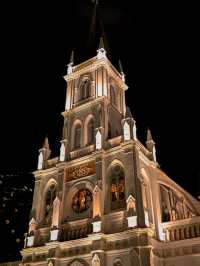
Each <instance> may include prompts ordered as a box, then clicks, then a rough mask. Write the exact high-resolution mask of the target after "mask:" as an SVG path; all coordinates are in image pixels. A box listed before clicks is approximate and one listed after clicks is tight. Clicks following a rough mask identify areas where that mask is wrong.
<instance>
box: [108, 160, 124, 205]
mask: <svg viewBox="0 0 200 266" xmlns="http://www.w3.org/2000/svg"><path fill="white" fill-rule="evenodd" d="M110 182H111V185H110V197H111V210H115V209H122V208H125V207H126V199H125V173H124V169H123V168H122V166H121V165H119V164H116V165H115V166H113V168H112V169H111V174H110Z"/></svg>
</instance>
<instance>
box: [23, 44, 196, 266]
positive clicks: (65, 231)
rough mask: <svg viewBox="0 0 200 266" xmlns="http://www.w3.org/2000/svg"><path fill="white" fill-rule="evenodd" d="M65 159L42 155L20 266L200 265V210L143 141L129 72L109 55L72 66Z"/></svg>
mask: <svg viewBox="0 0 200 266" xmlns="http://www.w3.org/2000/svg"><path fill="white" fill-rule="evenodd" d="M64 78H65V80H66V81H67V94H66V105H65V111H64V112H63V113H62V115H63V117H64V125H63V139H62V140H61V148H60V155H59V156H58V157H56V158H52V159H50V149H49V144H48V140H47V139H46V141H45V144H44V146H43V148H42V149H41V150H40V151H39V159H38V170H37V171H35V172H34V175H35V190H34V197H33V205H32V211H31V221H30V224H29V230H28V233H27V236H26V238H25V246H24V249H23V250H22V251H21V254H22V257H23V259H22V263H21V265H51V266H52V265H57V266H59V265H65V266H83V265H85V266H86V265H88V266H89V265H91V266H100V265H104V266H120V265H121V266H122V265H124V266H131V265H134V266H143V265H145V266H147V265H151V266H153V265H163V266H179V265H192V266H197V265H200V204H199V202H198V201H197V200H195V199H194V198H193V197H192V196H191V195H189V194H188V193H187V192H186V191H184V190H183V189H182V188H181V187H180V186H179V185H177V184H176V183H175V182H174V181H173V180H172V179H170V178H169V177H168V176H167V175H166V174H165V173H164V172H163V171H162V170H161V169H160V167H159V165H158V163H157V162H156V153H155V143H154V141H153V139H152V137H151V133H150V131H149V132H148V137H147V142H146V146H144V145H143V144H142V143H140V141H139V140H138V139H137V133H136V122H135V120H134V119H133V117H132V115H131V113H130V111H129V109H128V108H126V103H125V91H126V90H127V89H128V87H127V85H126V84H125V77H124V74H123V73H119V72H118V71H117V70H116V69H115V68H114V66H113V65H112V64H111V63H110V61H109V60H108V59H107V57H106V51H105V50H104V48H101V49H99V50H98V53H97V56H96V57H94V58H92V59H90V60H88V61H86V62H84V63H82V64H80V65H77V66H73V60H72V61H71V62H70V64H69V65H68V74H67V75H66V76H65V77H64Z"/></svg>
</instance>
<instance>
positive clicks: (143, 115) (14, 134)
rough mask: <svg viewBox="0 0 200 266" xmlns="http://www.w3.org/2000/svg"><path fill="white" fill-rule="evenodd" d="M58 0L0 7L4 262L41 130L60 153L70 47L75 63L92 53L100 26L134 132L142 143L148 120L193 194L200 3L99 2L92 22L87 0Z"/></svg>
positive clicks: (22, 213) (175, 174)
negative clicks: (121, 77) (120, 77)
mask: <svg viewBox="0 0 200 266" xmlns="http://www.w3.org/2000/svg"><path fill="white" fill-rule="evenodd" d="M65 2H66V4H61V3H56V4H55V3H54V4H51V3H49V2H48V4H46V5H44V6H42V5H41V4H38V5H37V4H36V2H34V3H32V4H31V3H26V4H24V3H23V4H20V3H19V2H18V3H15V4H14V3H12V5H11V4H9V5H8V6H4V7H1V13H2V14H3V15H4V17H3V16H1V23H0V33H1V35H0V36H1V42H0V43H1V50H0V58H1V59H0V64H1V72H0V75H1V79H0V88H1V89H0V99H1V104H0V114H1V130H0V156H1V161H0V193H1V194H0V234H1V240H2V242H6V243H7V244H5V246H4V250H3V251H2V250H1V253H2V254H0V260H1V261H3V260H4V261H5V260H14V259H16V258H17V256H16V255H15V254H17V252H16V251H17V250H19V249H20V248H21V247H22V246H23V243H22V241H23V233H25V232H26V231H27V227H28V220H29V211H30V208H31V207H30V206H31V203H30V202H31V200H32V193H33V192H32V189H33V184H34V182H33V181H34V178H33V176H32V175H31V174H30V173H31V171H33V170H35V169H36V166H37V156H38V149H39V148H41V146H42V143H43V140H44V137H45V136H46V135H47V134H48V136H49V141H50V147H51V150H52V156H57V155H58V152H59V147H60V142H59V141H60V140H61V138H62V123H63V118H62V116H61V114H60V113H61V112H62V111H64V106H65V92H66V84H65V81H64V80H63V76H64V75H65V74H66V65H67V63H68V62H69V57H70V53H71V50H72V49H74V50H75V64H78V63H80V62H82V61H84V60H85V59H88V58H90V57H93V56H95V55H96V49H97V47H98V42H99V37H100V36H101V35H102V34H103V36H104V38H105V43H106V47H107V50H108V56H109V58H110V60H111V61H112V62H113V64H114V65H115V66H116V67H117V68H118V65H117V62H118V60H119V58H120V60H121V62H122V65H123V69H124V72H125V74H126V83H127V85H128V86H129V89H128V91H127V92H126V100H127V104H128V106H129V107H130V109H131V111H132V114H133V116H134V118H135V120H136V122H137V128H138V138H139V139H140V140H141V142H143V143H144V142H145V140H146V131H147V128H150V129H151V131H152V135H153V138H154V140H155V142H156V147H157V160H158V163H159V164H160V167H161V169H163V170H164V171H165V172H166V173H167V174H168V175H169V176H170V177H171V178H172V179H173V180H175V181H176V182H177V183H178V184H180V185H181V186H182V187H183V188H185V189H186V190H187V191H189V192H190V193H191V194H192V195H193V196H195V197H196V198H197V197H198V195H200V169H199V158H200V156H199V151H200V140H199V136H200V130H199V120H200V119H199V109H200V108H199V105H200V103H199V96H198V90H199V88H200V86H199V85H200V84H199V62H200V56H199V47H200V43H199V27H198V24H199V23H198V22H199V21H198V17H199V16H198V14H197V10H198V9H197V7H195V6H192V4H190V5H189V6H188V5H184V4H183V3H181V4H180V5H178V4H176V5H175V4H173V5H170V4H167V2H165V3H163V4H159V5H158V4H154V3H152V2H148V4H145V3H142V4H141V5H138V4H135V3H134V1H114V0H113V1H111V0H99V7H98V10H97V18H98V19H97V21H98V23H97V24H96V27H95V24H94V23H92V20H93V19H92V17H93V14H94V4H93V3H92V1H91V0H72V1H65ZM100 24H101V25H102V24H103V27H102V26H100ZM95 28H96V29H95ZM94 33H95V34H94ZM25 186H26V188H25ZM12 191H15V193H14V194H13V193H12ZM11 194H13V196H11ZM5 197H6V198H7V200H6V199H5ZM8 198H9V199H8ZM16 208H17V209H18V211H17V212H16V210H15V209H16ZM17 213H18V214H17ZM17 215H18V216H17ZM7 220H9V223H8V222H7ZM13 228H14V229H13ZM12 230H15V231H12ZM17 239H20V241H19V240H17ZM18 254H19V253H18Z"/></svg>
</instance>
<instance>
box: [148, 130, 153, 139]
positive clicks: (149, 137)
mask: <svg viewBox="0 0 200 266" xmlns="http://www.w3.org/2000/svg"><path fill="white" fill-rule="evenodd" d="M152 140H153V138H152V135H151V130H150V129H149V128H148V129H147V141H152Z"/></svg>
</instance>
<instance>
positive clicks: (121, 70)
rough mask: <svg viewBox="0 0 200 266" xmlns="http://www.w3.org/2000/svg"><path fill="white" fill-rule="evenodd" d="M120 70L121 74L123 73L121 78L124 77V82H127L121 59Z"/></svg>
mask: <svg viewBox="0 0 200 266" xmlns="http://www.w3.org/2000/svg"><path fill="white" fill-rule="evenodd" d="M119 69H120V73H121V76H122V80H123V81H124V82H125V74H124V71H123V67H122V62H121V60H120V59H119Z"/></svg>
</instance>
